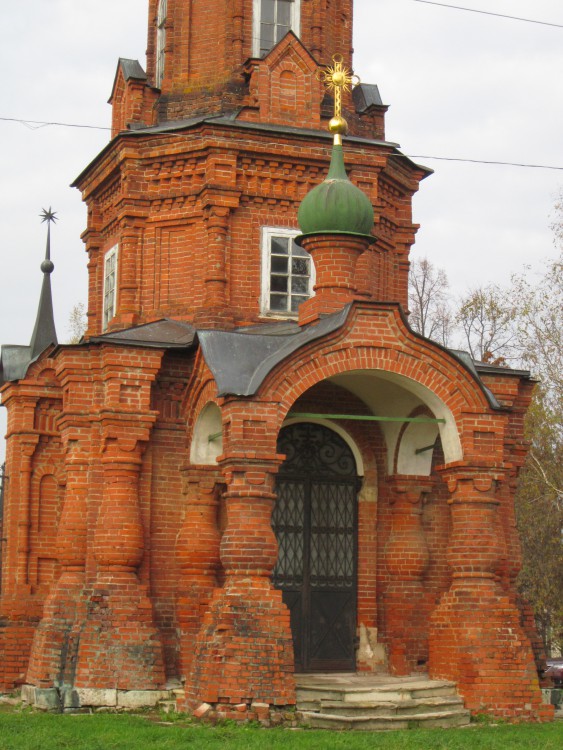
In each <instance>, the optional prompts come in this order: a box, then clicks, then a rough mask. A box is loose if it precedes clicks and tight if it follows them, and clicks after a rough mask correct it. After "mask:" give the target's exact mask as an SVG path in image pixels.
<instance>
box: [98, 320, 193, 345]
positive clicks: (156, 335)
mask: <svg viewBox="0 0 563 750" xmlns="http://www.w3.org/2000/svg"><path fill="white" fill-rule="evenodd" d="M195 335H196V331H195V328H194V327H193V326H192V325H190V324H189V323H185V322H184V321H181V320H170V319H169V318H163V319H162V320H157V321H155V322H154V323H146V324H145V325H142V326H136V327H135V328H127V329H126V330H124V331H114V332H112V333H104V334H102V335H101V336H93V337H92V338H91V339H90V341H92V342H93V343H94V344H120V345H122V346H148V347H151V348H155V349H184V348H189V347H191V346H192V345H193V344H194V341H195Z"/></svg>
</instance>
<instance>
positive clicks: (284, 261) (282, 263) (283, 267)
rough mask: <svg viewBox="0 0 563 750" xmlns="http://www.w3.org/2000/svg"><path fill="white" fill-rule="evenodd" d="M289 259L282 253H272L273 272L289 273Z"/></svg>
mask: <svg viewBox="0 0 563 750" xmlns="http://www.w3.org/2000/svg"><path fill="white" fill-rule="evenodd" d="M288 260H289V258H287V257H286V258H284V257H283V256H281V255H272V273H287V266H288Z"/></svg>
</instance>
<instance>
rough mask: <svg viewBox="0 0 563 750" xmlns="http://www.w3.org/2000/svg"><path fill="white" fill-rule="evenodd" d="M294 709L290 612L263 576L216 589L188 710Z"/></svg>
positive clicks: (188, 687)
mask: <svg viewBox="0 0 563 750" xmlns="http://www.w3.org/2000/svg"><path fill="white" fill-rule="evenodd" d="M204 702H205V703H209V704H217V703H223V704H232V705H236V704H251V703H255V702H259V703H267V704H270V705H276V706H288V705H295V682H294V678H293V644H292V640H291V630H290V623H289V611H288V610H287V608H286V606H285V605H284V604H283V602H282V595H281V591H276V590H274V589H272V588H271V586H270V583H269V581H267V580H265V579H263V578H257V579H255V578H251V577H249V578H245V579H238V580H235V581H234V582H232V583H230V584H228V585H227V587H226V588H225V589H221V590H218V591H217V592H216V594H215V596H214V598H213V600H212V602H211V606H210V608H209V610H208V612H207V613H206V615H205V617H204V620H203V625H202V628H201V630H200V632H199V635H198V639H197V644H196V648H195V658H194V661H193V667H192V672H191V674H190V676H189V677H188V680H187V682H186V707H189V708H197V706H199V705H200V704H201V703H204Z"/></svg>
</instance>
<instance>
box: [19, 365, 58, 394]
mask: <svg viewBox="0 0 563 750" xmlns="http://www.w3.org/2000/svg"><path fill="white" fill-rule="evenodd" d="M26 378H34V379H35V380H37V381H38V382H39V383H41V385H52V386H57V387H59V388H60V386H61V383H60V380H59V378H58V376H57V371H56V362H55V360H54V359H51V358H47V359H40V360H39V361H37V362H33V363H32V364H31V365H30V366H29V369H28V371H27V374H26Z"/></svg>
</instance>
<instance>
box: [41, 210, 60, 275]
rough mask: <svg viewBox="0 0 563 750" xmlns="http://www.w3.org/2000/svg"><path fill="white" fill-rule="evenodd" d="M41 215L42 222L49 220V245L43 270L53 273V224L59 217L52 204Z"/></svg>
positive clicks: (42, 265) (42, 264)
mask: <svg viewBox="0 0 563 750" xmlns="http://www.w3.org/2000/svg"><path fill="white" fill-rule="evenodd" d="M39 216H40V217H41V223H42V224H43V223H44V222H47V247H46V249H45V260H44V261H43V263H41V270H42V271H43V273H53V271H54V269H55V266H54V265H53V262H52V261H51V224H54V223H55V222H56V221H57V218H58V217H57V214H56V213H55V212H54V211H53V210H52V208H51V206H49V208H44V209H43V211H42V212H41V213H40V214H39Z"/></svg>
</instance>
